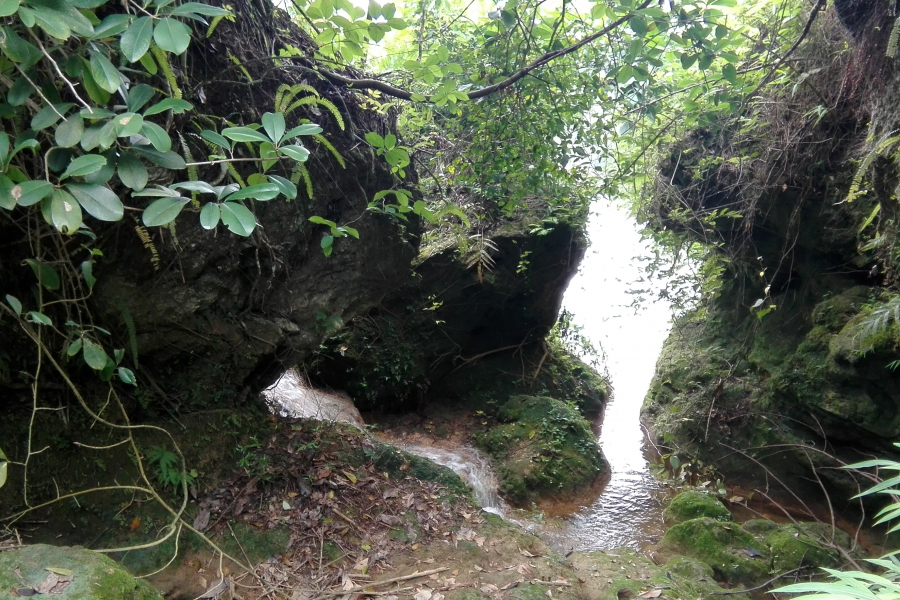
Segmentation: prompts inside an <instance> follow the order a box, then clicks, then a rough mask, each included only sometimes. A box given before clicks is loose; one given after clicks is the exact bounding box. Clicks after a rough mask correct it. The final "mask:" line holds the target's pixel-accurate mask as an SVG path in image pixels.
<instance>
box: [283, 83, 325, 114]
mask: <svg viewBox="0 0 900 600" xmlns="http://www.w3.org/2000/svg"><path fill="white" fill-rule="evenodd" d="M300 92H309V93H310V94H312V95H313V96H318V95H319V92H318V90H316V88H314V87H312V86H311V85H306V84H305V83H298V84H295V85H288V84H286V83H282V84H281V85H279V86H278V89H277V90H275V111H276V112H280V113H288V112H290V111H289V110H285V107H286V106H287V105H288V104H290V102H291V100H293V99H294V98H296V97H297V94H299V93H300Z"/></svg>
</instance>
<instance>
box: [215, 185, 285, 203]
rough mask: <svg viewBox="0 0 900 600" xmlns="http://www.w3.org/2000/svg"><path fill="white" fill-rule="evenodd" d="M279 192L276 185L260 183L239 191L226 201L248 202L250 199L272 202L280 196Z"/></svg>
mask: <svg viewBox="0 0 900 600" xmlns="http://www.w3.org/2000/svg"><path fill="white" fill-rule="evenodd" d="M278 192H279V189H278V186H277V185H275V184H274V183H260V184H257V185H250V186H247V187H245V188H243V189H241V190H238V191H236V192H235V193H233V194H231V195H230V196H228V197H227V198H226V200H232V201H233V200H246V199H248V198H252V199H254V200H271V199H272V198H275V197H276V196H278Z"/></svg>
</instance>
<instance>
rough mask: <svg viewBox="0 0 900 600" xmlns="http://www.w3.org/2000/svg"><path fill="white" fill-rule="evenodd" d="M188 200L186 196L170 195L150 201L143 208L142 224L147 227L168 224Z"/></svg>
mask: <svg viewBox="0 0 900 600" xmlns="http://www.w3.org/2000/svg"><path fill="white" fill-rule="evenodd" d="M188 202H190V200H188V199H187V198H172V197H164V198H160V199H158V200H154V201H153V202H151V203H150V206H148V207H147V208H146V209H144V214H143V215H142V219H141V220H142V221H143V222H144V225H146V226H147V227H155V226H158V225H168V224H169V223H171V222H172V221H174V220H175V218H176V217H177V216H178V214H179V213H180V212H181V209H183V208H184V205H185V204H187V203H188Z"/></svg>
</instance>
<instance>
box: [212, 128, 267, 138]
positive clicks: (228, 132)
mask: <svg viewBox="0 0 900 600" xmlns="http://www.w3.org/2000/svg"><path fill="white" fill-rule="evenodd" d="M222 135H224V136H225V137H227V138H228V139H229V140H234V141H235V142H268V141H269V138H267V137H266V136H265V135H263V134H261V133H260V132H258V131H256V130H255V129H250V128H249V127H226V128H225V129H223V130H222Z"/></svg>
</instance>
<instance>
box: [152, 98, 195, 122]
mask: <svg viewBox="0 0 900 600" xmlns="http://www.w3.org/2000/svg"><path fill="white" fill-rule="evenodd" d="M193 108H194V105H193V104H191V103H190V102H188V101H187V100H181V99H180V98H166V99H165V100H160V101H159V102H157V103H156V104H154V105H153V106H151V107H150V108H148V109H147V110H145V111H144V116H145V117H149V116H152V115H155V114H159V113H161V112H165V111H167V110H171V111H172V112H173V113H175V114H176V115H180V114H181V113H183V112H184V111H186V110H191V109H193Z"/></svg>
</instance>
